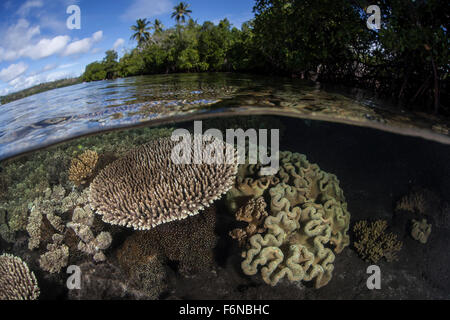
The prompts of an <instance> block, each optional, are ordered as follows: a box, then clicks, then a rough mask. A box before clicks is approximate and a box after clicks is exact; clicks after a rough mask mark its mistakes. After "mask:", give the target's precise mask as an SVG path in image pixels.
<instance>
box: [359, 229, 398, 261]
mask: <svg viewBox="0 0 450 320" xmlns="http://www.w3.org/2000/svg"><path fill="white" fill-rule="evenodd" d="M386 229H387V221H385V220H377V221H375V222H371V223H369V222H368V221H367V220H362V221H359V222H357V223H356V224H355V225H354V227H353V231H354V232H355V235H356V241H355V242H354V246H355V248H356V250H357V252H358V254H359V255H360V256H361V258H362V259H364V260H365V261H367V262H372V263H377V262H378V260H380V259H381V258H383V257H384V258H385V259H386V260H387V261H388V262H390V261H394V260H397V252H398V251H400V250H401V248H402V245H403V243H402V242H401V241H399V240H398V239H397V235H395V234H393V233H387V232H386Z"/></svg>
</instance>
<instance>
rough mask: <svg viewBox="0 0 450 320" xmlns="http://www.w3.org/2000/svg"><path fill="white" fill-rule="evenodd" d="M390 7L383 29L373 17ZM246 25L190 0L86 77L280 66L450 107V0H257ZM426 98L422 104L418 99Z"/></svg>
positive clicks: (145, 24)
mask: <svg viewBox="0 0 450 320" xmlns="http://www.w3.org/2000/svg"><path fill="white" fill-rule="evenodd" d="M372 4H377V5H378V6H379V7H380V8H381V12H382V15H381V28H380V30H377V31H375V30H370V29H368V28H367V26H366V21H367V19H368V17H369V14H367V13H366V12H365V8H366V7H367V6H368V5H372ZM253 11H254V18H253V19H252V20H250V21H248V22H246V23H244V24H243V25H242V26H241V28H240V29H238V28H236V27H232V26H231V24H230V22H229V21H228V20H227V19H223V20H222V21H220V22H219V23H218V24H214V23H212V22H209V21H206V22H204V23H203V24H199V23H197V21H195V20H194V19H193V18H192V17H191V14H192V11H191V10H189V5H188V4H187V3H184V2H181V3H179V4H178V5H177V6H175V7H174V9H173V13H172V15H171V17H172V18H174V19H175V21H176V25H175V26H174V27H172V28H165V27H164V26H163V25H162V23H161V21H160V20H158V19H155V20H154V21H148V20H147V19H145V18H143V19H138V20H137V21H136V24H135V25H133V26H132V27H131V30H132V31H133V34H132V36H131V38H132V39H134V40H136V44H137V45H136V48H134V49H132V50H129V51H128V52H126V53H125V54H124V55H123V56H122V57H121V58H120V59H118V55H117V52H115V51H113V50H109V51H107V52H106V55H105V58H104V59H103V60H102V61H98V62H94V63H91V64H89V65H88V66H87V67H86V70H85V72H84V74H83V76H82V79H83V80H84V81H93V80H103V79H113V78H116V77H128V76H136V75H143V74H155V73H171V72H206V71H235V72H253V73H262V74H279V75H287V76H292V77H298V78H303V79H309V80H314V81H320V82H323V83H338V84H343V85H347V86H352V87H359V88H364V89H369V90H371V91H373V92H376V93H377V94H378V95H379V96H381V97H384V98H391V99H392V100H394V101H395V102H397V103H398V104H399V105H402V106H403V107H406V108H410V109H412V108H414V107H413V106H416V107H415V108H416V109H419V110H421V111H426V112H434V113H438V112H440V113H444V114H447V115H448V114H449V113H450V106H449V105H448V101H450V99H448V98H449V97H448V85H449V79H448V74H449V68H450V64H449V61H450V59H449V38H448V27H449V21H450V19H449V15H450V10H449V3H448V1H446V0H415V1H412V0H377V1H365V0H360V1H357V0H256V1H255V5H254V9H253ZM417 106H419V107H417Z"/></svg>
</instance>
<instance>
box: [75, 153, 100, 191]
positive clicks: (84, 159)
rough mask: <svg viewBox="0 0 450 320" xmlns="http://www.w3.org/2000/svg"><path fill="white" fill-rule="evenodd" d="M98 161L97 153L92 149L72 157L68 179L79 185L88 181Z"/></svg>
mask: <svg viewBox="0 0 450 320" xmlns="http://www.w3.org/2000/svg"><path fill="white" fill-rule="evenodd" d="M97 163H98V154H97V152H95V151H92V150H86V151H85V152H83V153H82V154H80V155H79V156H77V157H75V158H73V159H72V161H71V163H70V168H69V180H70V181H72V182H73V183H74V184H75V185H77V186H79V185H81V184H84V183H86V182H87V181H88V179H89V178H90V177H91V176H92V175H93V173H94V171H95V168H96V166H97Z"/></svg>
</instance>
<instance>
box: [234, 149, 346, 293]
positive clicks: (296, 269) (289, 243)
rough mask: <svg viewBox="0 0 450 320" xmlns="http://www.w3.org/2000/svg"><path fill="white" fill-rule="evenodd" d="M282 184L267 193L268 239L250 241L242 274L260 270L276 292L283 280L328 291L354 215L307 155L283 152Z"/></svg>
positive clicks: (329, 177) (334, 181)
mask: <svg viewBox="0 0 450 320" xmlns="http://www.w3.org/2000/svg"><path fill="white" fill-rule="evenodd" d="M280 162H281V166H280V170H279V172H278V173H277V174H276V176H275V177H276V178H277V179H279V180H280V181H281V183H279V184H277V185H276V186H275V187H272V188H270V189H269V194H270V216H268V217H267V218H266V219H265V222H264V225H265V227H266V228H267V232H266V233H265V234H256V235H253V236H252V237H250V238H249V244H250V248H249V249H248V250H247V251H245V252H243V257H244V261H243V262H242V264H241V266H242V270H243V271H244V273H245V274H247V275H255V274H256V273H257V272H258V268H259V267H260V266H261V275H262V278H263V280H264V281H265V282H266V283H268V284H270V285H272V286H274V285H276V284H277V283H278V282H279V281H280V280H281V279H282V278H284V277H287V278H288V279H289V280H291V281H300V280H304V281H312V280H314V281H315V287H316V288H320V287H322V286H325V285H326V284H327V283H328V282H329V281H330V279H331V277H332V271H333V269H334V266H333V262H334V259H335V255H334V253H333V251H332V250H331V249H330V248H328V246H332V247H334V252H335V253H340V252H341V251H342V250H343V249H344V248H345V247H346V246H348V244H349V242H350V240H349V237H348V235H347V232H348V228H349V223H350V214H349V213H348V211H347V204H346V203H345V198H344V195H343V192H342V190H341V189H340V187H339V181H338V180H337V178H336V176H334V175H332V174H328V173H325V172H323V171H321V170H320V168H319V167H318V166H317V165H315V164H311V163H309V162H308V160H307V159H306V157H305V156H304V155H301V154H298V153H290V152H281V153H280Z"/></svg>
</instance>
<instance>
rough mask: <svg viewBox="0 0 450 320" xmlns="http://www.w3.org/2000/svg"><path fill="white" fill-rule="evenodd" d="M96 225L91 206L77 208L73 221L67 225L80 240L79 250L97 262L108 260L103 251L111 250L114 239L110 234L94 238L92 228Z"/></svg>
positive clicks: (102, 234) (105, 233) (102, 233)
mask: <svg viewBox="0 0 450 320" xmlns="http://www.w3.org/2000/svg"><path fill="white" fill-rule="evenodd" d="M93 223H94V212H93V211H92V209H91V208H90V206H89V205H85V206H84V207H83V208H82V207H77V208H75V210H74V211H73V214H72V221H71V222H69V223H67V227H68V228H71V229H73V231H74V232H75V234H76V235H77V236H78V238H80V242H79V243H78V250H80V251H82V252H85V253H87V254H90V255H93V257H94V261H95V262H101V261H105V260H106V256H105V254H104V253H103V250H106V249H108V248H109V246H110V245H111V242H112V237H111V234H110V233H109V232H104V231H103V232H101V233H100V234H98V235H97V236H96V237H95V236H94V233H93V231H92V230H91V227H92V225H93Z"/></svg>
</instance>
